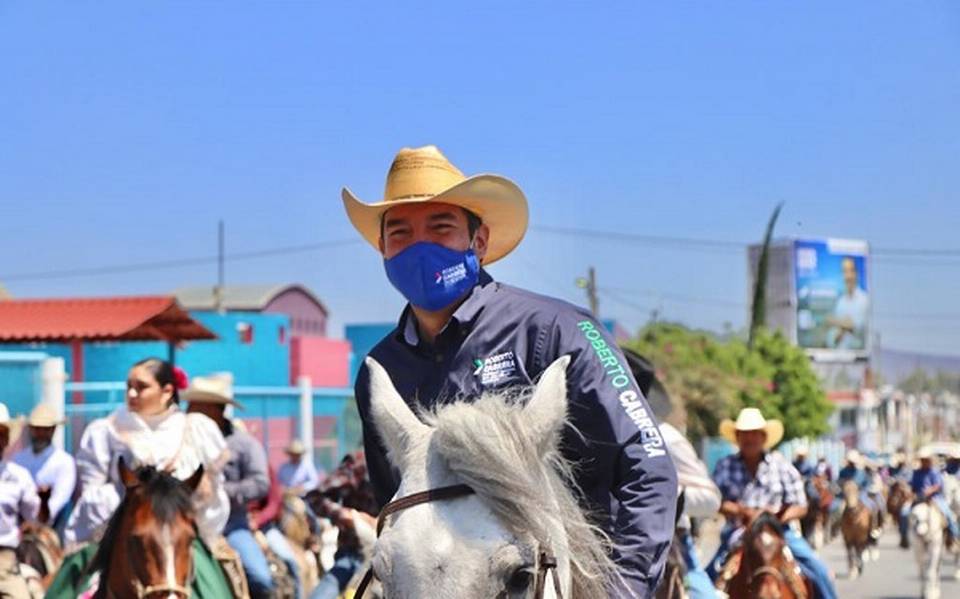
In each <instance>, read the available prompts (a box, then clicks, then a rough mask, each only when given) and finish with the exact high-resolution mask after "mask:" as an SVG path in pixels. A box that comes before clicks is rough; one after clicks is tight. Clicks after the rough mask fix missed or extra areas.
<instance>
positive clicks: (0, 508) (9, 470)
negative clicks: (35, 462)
mask: <svg viewBox="0 0 960 599" xmlns="http://www.w3.org/2000/svg"><path fill="white" fill-rule="evenodd" d="M38 511H40V498H39V497H37V487H36V485H34V484H33V479H32V478H30V473H29V472H27V471H26V469H25V468H23V467H22V466H18V465H17V464H14V463H11V462H8V461H6V460H4V461H0V547H9V548H11V549H16V548H17V545H19V544H20V523H19V522H17V517H18V516H19V517H20V518H23V519H24V520H35V519H36V517H37V512H38Z"/></svg>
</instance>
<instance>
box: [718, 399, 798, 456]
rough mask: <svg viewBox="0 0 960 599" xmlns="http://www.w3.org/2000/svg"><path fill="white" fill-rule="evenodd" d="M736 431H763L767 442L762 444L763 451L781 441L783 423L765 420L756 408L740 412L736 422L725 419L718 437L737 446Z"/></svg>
mask: <svg viewBox="0 0 960 599" xmlns="http://www.w3.org/2000/svg"><path fill="white" fill-rule="evenodd" d="M737 431H765V432H766V433H767V440H766V442H765V443H764V444H763V448H764V449H770V448H771V447H773V446H774V445H776V444H777V443H779V442H780V439H783V423H782V422H780V421H779V420H767V419H766V418H764V417H763V414H761V413H760V410H758V409H757V408H744V409H742V410H740V415H738V416H737V421H736V422H734V421H733V420H730V419H729V418H725V419H724V420H723V422H721V423H720V436H721V437H723V438H724V439H726V440H727V441H730V442H731V443H733V444H734V445H736V444H737Z"/></svg>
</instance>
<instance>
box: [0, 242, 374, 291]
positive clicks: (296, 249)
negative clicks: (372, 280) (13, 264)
mask: <svg viewBox="0 0 960 599" xmlns="http://www.w3.org/2000/svg"><path fill="white" fill-rule="evenodd" d="M359 243H362V240H361V239H356V238H350V239H335V240H330V241H321V242H318V243H308V244H303V245H290V246H281V247H275V248H268V249H263V250H256V251H250V252H239V253H236V254H227V255H225V256H224V257H223V259H224V260H225V261H229V262H239V261H243V260H254V259H257V258H266V257H270V256H284V255H289V254H301V253H306V252H313V251H317V250H325V249H330V248H335V247H344V246H348V245H354V244H359ZM217 260H218V257H217V256H196V257H191V258H178V259H174V260H155V261H149V262H135V263H126V264H113V265H109V266H97V267H91V268H74V269H59V270H47V271H38V272H25V273H15V274H10V275H0V280H2V281H39V280H45V279H69V278H76V277H88V276H96V275H107V274H118V273H126V272H139V271H144V270H161V269H171V268H183V267H185V266H197V265H202V264H216V263H217Z"/></svg>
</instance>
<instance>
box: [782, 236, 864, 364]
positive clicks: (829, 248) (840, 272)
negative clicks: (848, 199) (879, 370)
mask: <svg viewBox="0 0 960 599" xmlns="http://www.w3.org/2000/svg"><path fill="white" fill-rule="evenodd" d="M793 251H794V256H793V258H794V260H793V264H794V290H795V291H796V309H797V318H796V323H797V329H796V330H797V333H796V334H797V337H796V340H797V345H799V346H800V347H803V348H806V349H810V350H828V351H829V350H835V351H838V352H844V353H854V354H856V355H858V356H864V355H866V354H867V352H868V350H869V348H870V332H871V330H870V288H869V285H868V277H867V274H868V273H867V266H868V264H869V260H868V257H869V248H868V246H867V242H865V241H855V240H847V239H825V240H796V241H795V242H794V246H793Z"/></svg>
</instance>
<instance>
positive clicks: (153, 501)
mask: <svg viewBox="0 0 960 599" xmlns="http://www.w3.org/2000/svg"><path fill="white" fill-rule="evenodd" d="M117 468H118V470H119V472H120V480H121V481H122V482H123V486H124V487H125V488H126V492H125V493H124V497H123V501H122V502H121V503H120V506H119V507H118V508H117V511H116V512H114V514H113V516H112V517H111V518H110V522H109V523H108V524H107V530H106V532H105V533H104V535H103V539H102V540H101V541H100V546H99V548H98V550H97V553H96V555H95V556H94V558H93V561H92V562H91V563H90V571H95V572H99V573H100V582H99V586H98V588H97V592H96V594H95V595H94V598H95V599H107V598H110V599H149V598H152V597H165V598H170V597H182V598H185V597H189V596H190V585H191V583H192V582H193V552H192V551H191V545H192V544H193V541H194V539H196V537H197V530H196V525H195V523H194V514H193V503H192V500H191V498H192V495H193V492H194V491H195V490H196V489H197V486H198V485H199V484H200V480H201V479H202V478H203V466H199V467H198V468H197V470H196V471H195V472H194V473H193V474H192V475H191V476H190V478H188V479H187V480H185V481H181V480H179V479H177V478H175V477H174V476H172V475H171V474H168V473H167V472H163V471H160V470H156V469H155V468H153V467H152V466H143V467H140V468H138V469H137V470H136V471H132V470H130V469H129V468H127V466H126V464H124V461H123V458H120V463H119V464H118V466H117Z"/></svg>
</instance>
